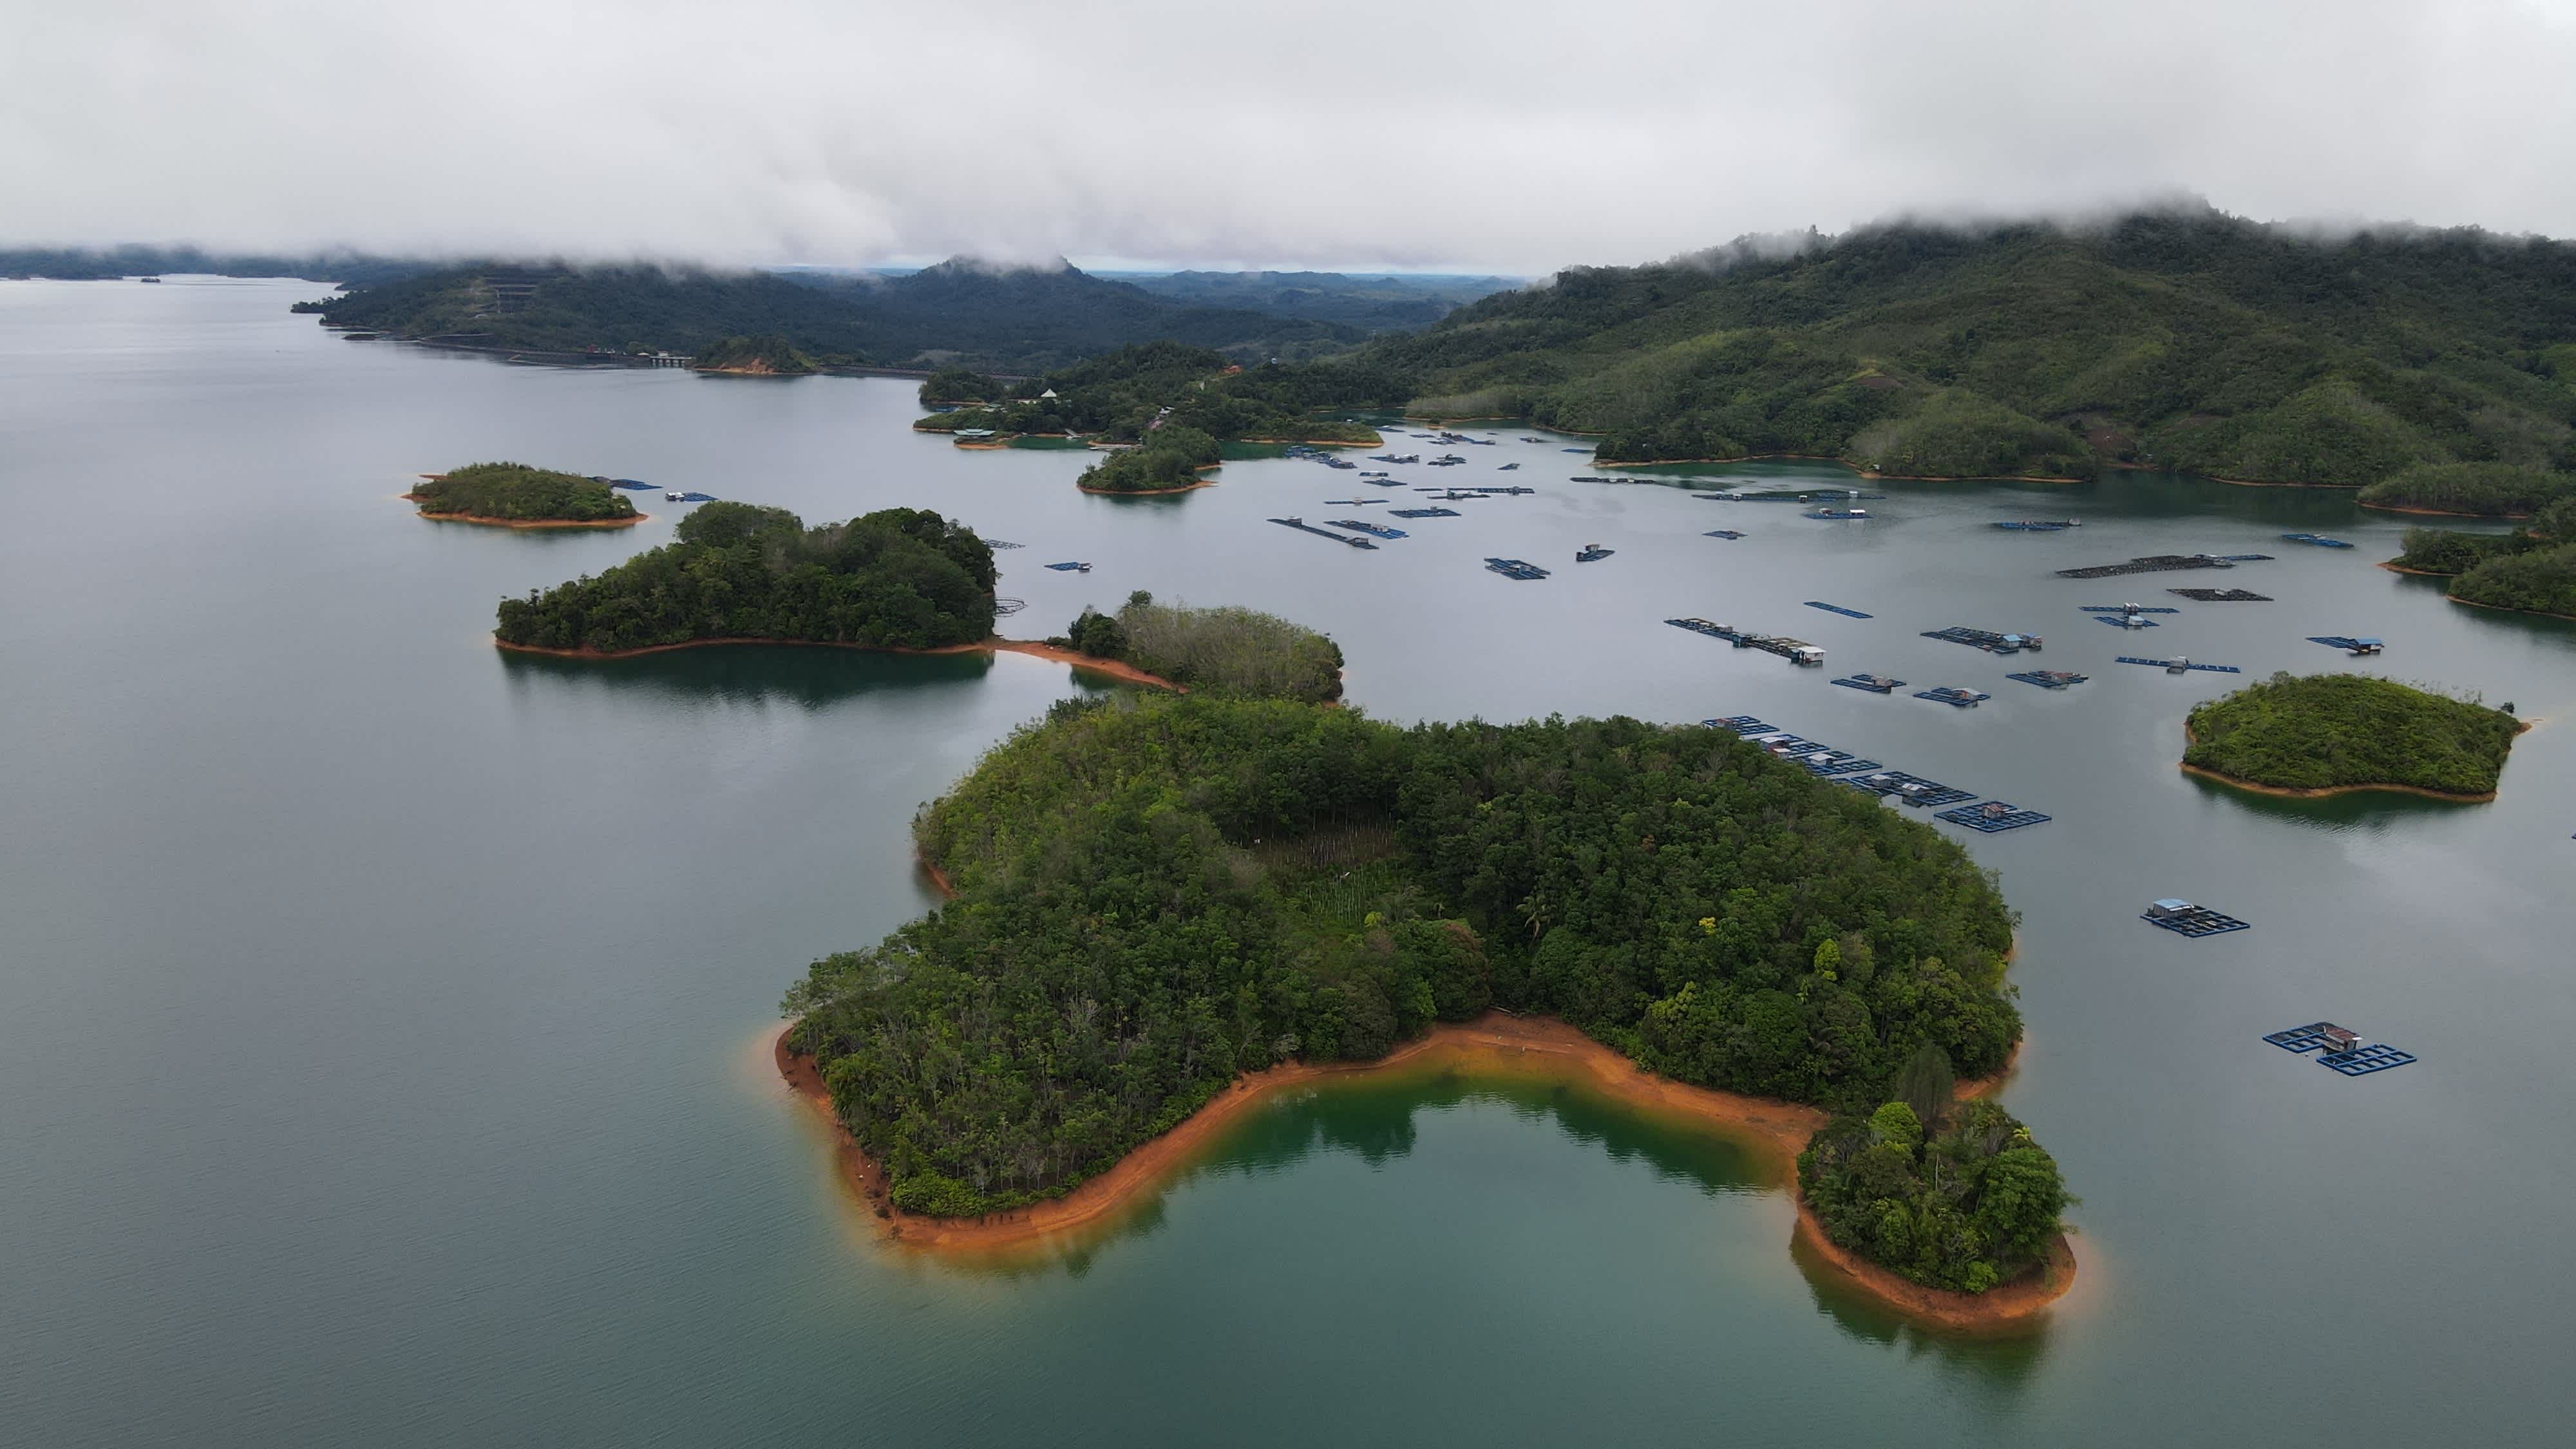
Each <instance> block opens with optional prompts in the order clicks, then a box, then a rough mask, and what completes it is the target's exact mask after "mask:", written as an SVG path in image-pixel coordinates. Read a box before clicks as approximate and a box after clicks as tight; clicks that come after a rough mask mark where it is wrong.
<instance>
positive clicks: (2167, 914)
mask: <svg viewBox="0 0 2576 1449" xmlns="http://www.w3.org/2000/svg"><path fill="white" fill-rule="evenodd" d="M2138 919H2139V920H2141V921H2144V922H2146V923H2147V924H2148V925H2150V926H2162V927H2164V928H2165V929H2166V930H2168V931H2171V932H2173V933H2174V934H2175V935H2177V936H2189V937H2191V938H2192V939H2193V940H2195V941H2197V940H2199V939H2200V938H2201V937H2203V936H2223V935H2226V934H2227V933H2228V932H2230V931H2243V930H2249V929H2251V928H2252V923H2251V922H2248V921H2240V920H2238V919H2236V918H2235V917H2234V916H2231V915H2228V914H2226V913H2225V912H2222V911H2213V910H2211V909H2210V908H2209V907H2207V906H2195V905H2193V904H2192V903H2191V902H2189V901H2158V902H2156V903H2155V904H2154V905H2152V906H2149V907H2148V908H2147V909H2146V911H2145V912H2144V913H2143V914H2141V915H2140V916H2139V917H2138Z"/></svg>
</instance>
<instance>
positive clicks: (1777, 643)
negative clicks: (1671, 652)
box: [1664, 619, 1825, 664]
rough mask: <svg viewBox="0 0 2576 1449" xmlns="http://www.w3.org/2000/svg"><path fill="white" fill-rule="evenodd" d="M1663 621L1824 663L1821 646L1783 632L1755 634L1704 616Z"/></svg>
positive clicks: (1748, 646)
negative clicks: (1709, 619) (1710, 620)
mask: <svg viewBox="0 0 2576 1449" xmlns="http://www.w3.org/2000/svg"><path fill="white" fill-rule="evenodd" d="M1664 622H1665V623H1667V624H1670V625H1672V626H1673V627H1674V628H1676V629H1688V630H1690V631H1691V632H1692V633H1694V634H1706V635H1707V636H1708V637H1710V638H1712V639H1723V640H1725V641H1727V642H1728V643H1730V644H1733V645H1734V646H1735V647H1736V648H1738V649H1760V650H1763V651H1765V652H1766V653H1771V654H1777V655H1779V656H1780V657H1781V658H1783V659H1786V660H1788V661H1789V662H1790V663H1792V664H1822V663H1824V662H1825V651H1824V650H1823V649H1821V648H1818V647H1817V646H1815V645H1813V644H1810V643H1808V642H1807V641H1806V640H1804V639H1792V638H1789V637H1788V636H1787V635H1785V634H1756V633H1753V632H1752V631H1750V630H1747V629H1738V628H1736V627H1735V626H1734V625H1732V624H1712V623H1710V622H1709V621H1708V620H1706V619H1666V620H1665V621H1664Z"/></svg>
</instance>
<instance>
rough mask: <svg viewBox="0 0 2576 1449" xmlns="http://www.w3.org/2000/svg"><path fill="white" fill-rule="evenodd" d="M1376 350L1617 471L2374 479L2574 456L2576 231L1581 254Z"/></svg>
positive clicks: (1469, 409) (1957, 239)
mask: <svg viewBox="0 0 2576 1449" xmlns="http://www.w3.org/2000/svg"><path fill="white" fill-rule="evenodd" d="M1348 361H1349V363H1356V364H1358V365H1360V366H1362V367H1365V368H1368V369H1376V370H1382V371H1387V372H1392V373H1395V374H1398V375H1401V376H1402V377H1404V378H1405V379H1407V381H1408V383H1409V385H1410V390H1411V392H1412V394H1413V397H1414V406H1415V407H1416V408H1417V409H1418V410H1420V411H1422V412H1424V413H1426V414H1429V415H1437V416H1466V415H1509V416H1520V417H1527V418H1529V419H1531V420H1533V421H1536V422H1539V423H1543V424H1549V425H1553V426H1557V427H1562V428H1567V429H1571V430H1575V431H1580V432H1588V433H1597V434H1601V435H1602V442H1601V445H1600V447H1601V456H1602V457H1603V458H1604V459H1605V460H1650V459H1676V458H1695V457H1734V456H1741V455H1745V454H1764V453H1796V454H1812V455H1818V456H1831V457H1839V458H1842V459H1844V460H1845V461H1848V462H1851V463H1854V464H1857V465H1860V466H1863V467H1873V468H1877V469H1879V470H1881V471H1886V472H1899V473H1920V474H1937V475H1968V474H2060V475H2062V474H2069V473H2079V472H2081V473H2089V472H2091V471H2092V470H2093V469H2094V468H2096V467H2098V466H2102V465H2104V464H2137V465H2146V466H2158V467H2168V468H2178V469H2185V470H2190V471H2194V472H2200V473H2207V474H2213V475H2217V476H2220V477H2228V478H2240V479H2249V480H2258V481H2268V482H2297V483H2325V484H2338V485H2350V486H2360V485H2365V484H2371V483H2376V482H2378V481H2380V480H2382V479H2385V478H2389V477H2391V476H2392V475H2395V474H2398V473H2400V472H2401V471H2403V470H2405V469H2407V468H2410V467H2412V466H2414V465H2417V464H2425V463H2458V462H2492V463H2507V464H2512V465H2515V466H2518V467H2523V468H2530V469H2537V470H2541V471H2544V472H2563V471H2565V470H2566V469H2568V468H2569V467H2570V465H2571V464H2576V428H2571V424H2576V245H2571V244H2568V243H2562V242H2552V241H2539V240H2529V241H2525V240H2508V239H2505V238H2499V237H2494V236H2490V235H2487V234H2485V233H2481V232H2475V231H2451V232H2412V231H2403V230H2398V231H2383V232H2377V233H2372V232H2364V233H2361V234H2359V235H2355V236H2351V237H2346V238H2341V239H2319V238H2314V237H2310V236H2304V235H2301V234H2299V233H2297V232H2294V231H2290V230H2287V229H2282V228H2274V227H2265V226H2260V225H2257V224H2254V223H2251V222H2246V221H2242V220H2238V219H2236V218H2232V217H2226V216H2223V215H2220V214H2218V213H2216V212H2211V211H2200V212H2188V211H2174V212H2159V213H2142V214H2138V215H2133V216H2129V217H2126V218H2123V219H2120V220H2118V221H2116V222H2112V223H2110V224H2107V225H2104V226H2101V227H2098V228H2090V229H2066V228H2059V227H2055V226H2048V225H2013V226H2001V227H1990V228H1981V229H1973V228H1941V227H1931V226H1921V225H1911V224H1906V225H1890V226H1881V227H1873V228H1868V229H1864V230H1861V231H1856V232H1853V233H1851V234H1849V235H1847V236H1843V237H1839V238H1835V239H1832V240H1830V241H1828V240H1825V239H1822V238H1810V239H1808V240H1806V241H1805V242H1804V243H1803V244H1801V245H1798V246H1795V247H1790V248H1786V249H1785V252H1784V250H1783V249H1757V248H1752V247H1739V248H1735V249H1729V250H1721V251H1719V252H1715V253H1710V254H1704V255H1702V256H1698V257H1687V258H1682V259H1679V260H1676V261H1673V262H1667V263H1663V264H1660V265H1654V266H1641V267H1599V268H1593V267H1585V268H1575V269H1572V270H1569V271H1566V272H1563V273H1560V274H1558V276H1557V277H1556V278H1555V279H1554V281H1553V283H1552V284H1551V285H1548V286H1544V287H1538V288H1532V289H1528V290H1521V291H1512V292H1505V293H1498V294H1495V295H1493V296H1489V297H1486V298H1484V299H1482V300H1481V301H1478V302H1475V303H1473V304H1471V305H1469V306H1466V307H1464V308H1461V309H1460V310H1458V311H1457V312H1455V313H1452V314H1451V315H1450V316H1449V317H1447V318H1445V319H1444V320H1442V321H1441V322H1440V323H1439V324H1438V325H1436V326H1434V327H1432V328H1430V329H1429V330H1427V331H1425V332H1422V333H1419V334H1414V335H1409V336H1400V337H1390V338H1385V339H1381V340H1379V341H1378V342H1375V343H1373V344H1371V345H1370V346H1369V347H1368V348H1366V349H1364V350H1363V351H1362V352H1361V353H1359V354H1357V355H1356V356H1355V357H1354V358H1352V359H1349V360H1348ZM1344 365H1347V364H1345V363H1344V362H1340V361H1336V362H1327V363H1321V364H1317V365H1316V366H1314V367H1312V368H1309V369H1306V370H1307V371H1310V372H1315V373H1323V374H1329V373H1331V372H1333V371H1334V370H1335V369H1336V368H1337V367H1341V366H1344Z"/></svg>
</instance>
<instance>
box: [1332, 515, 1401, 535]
mask: <svg viewBox="0 0 2576 1449" xmlns="http://www.w3.org/2000/svg"><path fill="white" fill-rule="evenodd" d="M1324 521H1325V522H1326V523H1329V524H1331V525H1332V526H1333V527H1335V528H1347V529H1349V530H1350V531H1351V532H1353V533H1365V534H1367V535H1369V536H1370V537H1372V538H1410V537H1412V535H1411V534H1408V533H1406V532H1405V531H1404V530H1403V529H1401V528H1389V527H1387V526H1386V525H1385V524H1383V523H1363V522H1361V521H1360V520H1359V519H1356V518H1327V519H1325V520H1324Z"/></svg>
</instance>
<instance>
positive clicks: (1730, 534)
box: [1700, 528, 1744, 538]
mask: <svg viewBox="0 0 2576 1449" xmlns="http://www.w3.org/2000/svg"><path fill="white" fill-rule="evenodd" d="M1743 536H1744V535H1743V534H1741V533H1738V532H1737V531H1736V530H1734V529H1732V528H1712V529H1710V530H1709V531H1708V532H1706V533H1703V534H1701V535H1700V537H1702V538H1742V537H1743Z"/></svg>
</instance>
